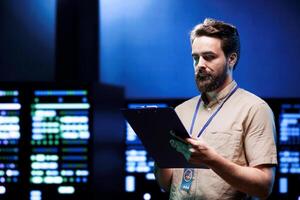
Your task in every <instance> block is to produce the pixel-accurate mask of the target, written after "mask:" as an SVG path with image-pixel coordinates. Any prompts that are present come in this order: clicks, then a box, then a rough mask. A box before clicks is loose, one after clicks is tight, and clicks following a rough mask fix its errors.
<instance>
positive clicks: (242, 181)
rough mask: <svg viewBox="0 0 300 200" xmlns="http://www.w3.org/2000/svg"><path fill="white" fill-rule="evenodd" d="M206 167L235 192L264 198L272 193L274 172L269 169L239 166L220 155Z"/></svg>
mask: <svg viewBox="0 0 300 200" xmlns="http://www.w3.org/2000/svg"><path fill="white" fill-rule="evenodd" d="M208 166H209V167H210V168H211V169H212V170H213V171H214V172H215V173H217V174H218V175H219V176H220V177H222V178H223V179H224V180H225V181H226V182H227V183H229V184H230V185H232V186H233V187H235V188H236V189H237V190H239V191H241V192H245V193H247V194H249V195H251V196H257V197H260V198H266V197H268V195H269V194H270V193H271V191H272V186H273V182H274V175H273V174H274V172H272V171H273V169H271V168H269V167H257V168H256V167H246V166H240V165H237V164H235V163H233V162H231V161H229V160H226V159H225V158H223V157H222V156H220V155H216V156H215V157H214V159H212V160H211V161H210V162H209V163H208Z"/></svg>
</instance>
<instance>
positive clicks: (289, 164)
mask: <svg viewBox="0 0 300 200" xmlns="http://www.w3.org/2000/svg"><path fill="white" fill-rule="evenodd" d="M278 117H279V119H278V122H279V124H278V125H279V126H278V127H279V130H278V131H279V138H278V155H279V169H278V171H279V172H278V173H279V177H278V190H279V191H278V192H279V193H280V194H281V195H283V196H286V197H287V198H286V199H298V198H300V192H299V190H298V188H299V183H300V102H298V103H292V102H290V103H289V102H287V103H282V104H281V108H280V113H279V116H278Z"/></svg>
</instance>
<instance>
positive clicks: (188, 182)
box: [180, 168, 194, 192]
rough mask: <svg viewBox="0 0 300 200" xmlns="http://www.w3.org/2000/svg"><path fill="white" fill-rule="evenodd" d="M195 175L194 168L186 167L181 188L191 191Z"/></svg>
mask: <svg viewBox="0 0 300 200" xmlns="http://www.w3.org/2000/svg"><path fill="white" fill-rule="evenodd" d="M193 177H194V169H192V168H185V169H184V170H183V176H182V181H181V186H180V188H181V189H182V190H185V191H187V192H189V191H190V189H191V186H192V182H193Z"/></svg>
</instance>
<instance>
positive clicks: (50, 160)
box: [30, 90, 91, 200]
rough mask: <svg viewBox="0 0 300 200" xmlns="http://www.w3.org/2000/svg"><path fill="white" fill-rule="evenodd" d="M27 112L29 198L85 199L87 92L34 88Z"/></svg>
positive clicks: (86, 194) (88, 147)
mask: <svg viewBox="0 0 300 200" xmlns="http://www.w3.org/2000/svg"><path fill="white" fill-rule="evenodd" d="M30 112H31V123H32V127H31V140H30V145H31V148H30V149H31V152H30V160H31V165H30V199H35V200H37V199H45V198H44V197H47V199H70V198H71V199H83V198H88V197H89V191H88V184H89V182H90V168H91V166H90V164H91V163H90V160H91V157H90V153H91V152H90V145H91V134H90V128H89V127H90V121H91V120H90V112H91V111H90V102H89V100H88V91H87V90H35V91H34V95H33V99H32V101H31V110H30Z"/></svg>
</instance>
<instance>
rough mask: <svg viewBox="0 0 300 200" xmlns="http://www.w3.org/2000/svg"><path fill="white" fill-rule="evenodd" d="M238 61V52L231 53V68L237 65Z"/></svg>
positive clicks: (229, 60) (229, 59)
mask: <svg viewBox="0 0 300 200" xmlns="http://www.w3.org/2000/svg"><path fill="white" fill-rule="evenodd" d="M236 61H237V54H236V53H232V54H230V56H229V58H228V64H229V66H230V68H231V69H233V66H234V65H235V63H236Z"/></svg>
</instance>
